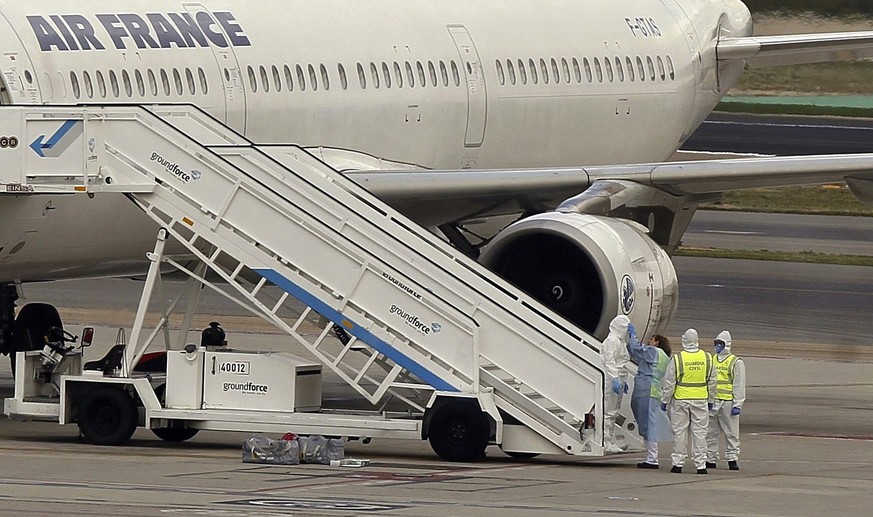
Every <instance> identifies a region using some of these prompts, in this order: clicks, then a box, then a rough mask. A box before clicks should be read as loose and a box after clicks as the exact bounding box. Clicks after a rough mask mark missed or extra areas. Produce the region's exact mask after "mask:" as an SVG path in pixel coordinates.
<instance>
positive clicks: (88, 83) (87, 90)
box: [82, 70, 94, 99]
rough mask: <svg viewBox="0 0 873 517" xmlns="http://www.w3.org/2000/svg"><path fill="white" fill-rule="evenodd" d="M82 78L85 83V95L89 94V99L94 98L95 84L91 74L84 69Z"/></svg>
mask: <svg viewBox="0 0 873 517" xmlns="http://www.w3.org/2000/svg"><path fill="white" fill-rule="evenodd" d="M82 80H83V82H84V83H85V95H87V96H88V98H89V99H92V98H94V85H93V84H92V83H91V75H90V74H89V73H88V71H87V70H83V71H82Z"/></svg>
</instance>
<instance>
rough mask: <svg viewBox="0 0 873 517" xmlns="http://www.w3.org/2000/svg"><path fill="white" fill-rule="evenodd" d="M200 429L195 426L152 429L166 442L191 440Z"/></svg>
mask: <svg viewBox="0 0 873 517" xmlns="http://www.w3.org/2000/svg"><path fill="white" fill-rule="evenodd" d="M199 431H200V429H195V428H193V427H159V428H155V429H152V432H153V433H155V436H157V437H158V438H160V439H161V440H164V441H165V442H184V441H185V440H190V439H191V438H194V436H195V435H196V434H197V433H198V432H199Z"/></svg>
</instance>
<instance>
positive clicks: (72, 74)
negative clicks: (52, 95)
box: [70, 70, 82, 99]
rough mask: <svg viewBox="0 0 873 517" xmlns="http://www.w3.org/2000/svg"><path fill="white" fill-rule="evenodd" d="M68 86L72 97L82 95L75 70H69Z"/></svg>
mask: <svg viewBox="0 0 873 517" xmlns="http://www.w3.org/2000/svg"><path fill="white" fill-rule="evenodd" d="M70 86H71V87H72V89H73V97H75V98H77V99H78V98H80V97H81V96H82V90H80V89H79V77H78V76H77V75H76V72H73V71H72V70H70Z"/></svg>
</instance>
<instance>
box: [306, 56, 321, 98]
mask: <svg viewBox="0 0 873 517" xmlns="http://www.w3.org/2000/svg"><path fill="white" fill-rule="evenodd" d="M306 68H307V69H308V70H309V81H310V83H309V87H310V88H312V91H314V92H316V91H318V76H317V75H315V67H314V66H312V63H309V65H308V66H307V67H306Z"/></svg>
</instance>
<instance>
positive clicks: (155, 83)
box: [148, 68, 227, 97]
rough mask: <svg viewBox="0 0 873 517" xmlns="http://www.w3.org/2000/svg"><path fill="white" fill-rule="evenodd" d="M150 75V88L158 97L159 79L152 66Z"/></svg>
mask: <svg viewBox="0 0 873 517" xmlns="http://www.w3.org/2000/svg"><path fill="white" fill-rule="evenodd" d="M226 71H227V70H225V72H226ZM148 77H149V88H150V89H151V91H152V97H157V96H158V80H157V78H156V77H155V73H154V72H153V71H152V69H151V68H149V71H148Z"/></svg>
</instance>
